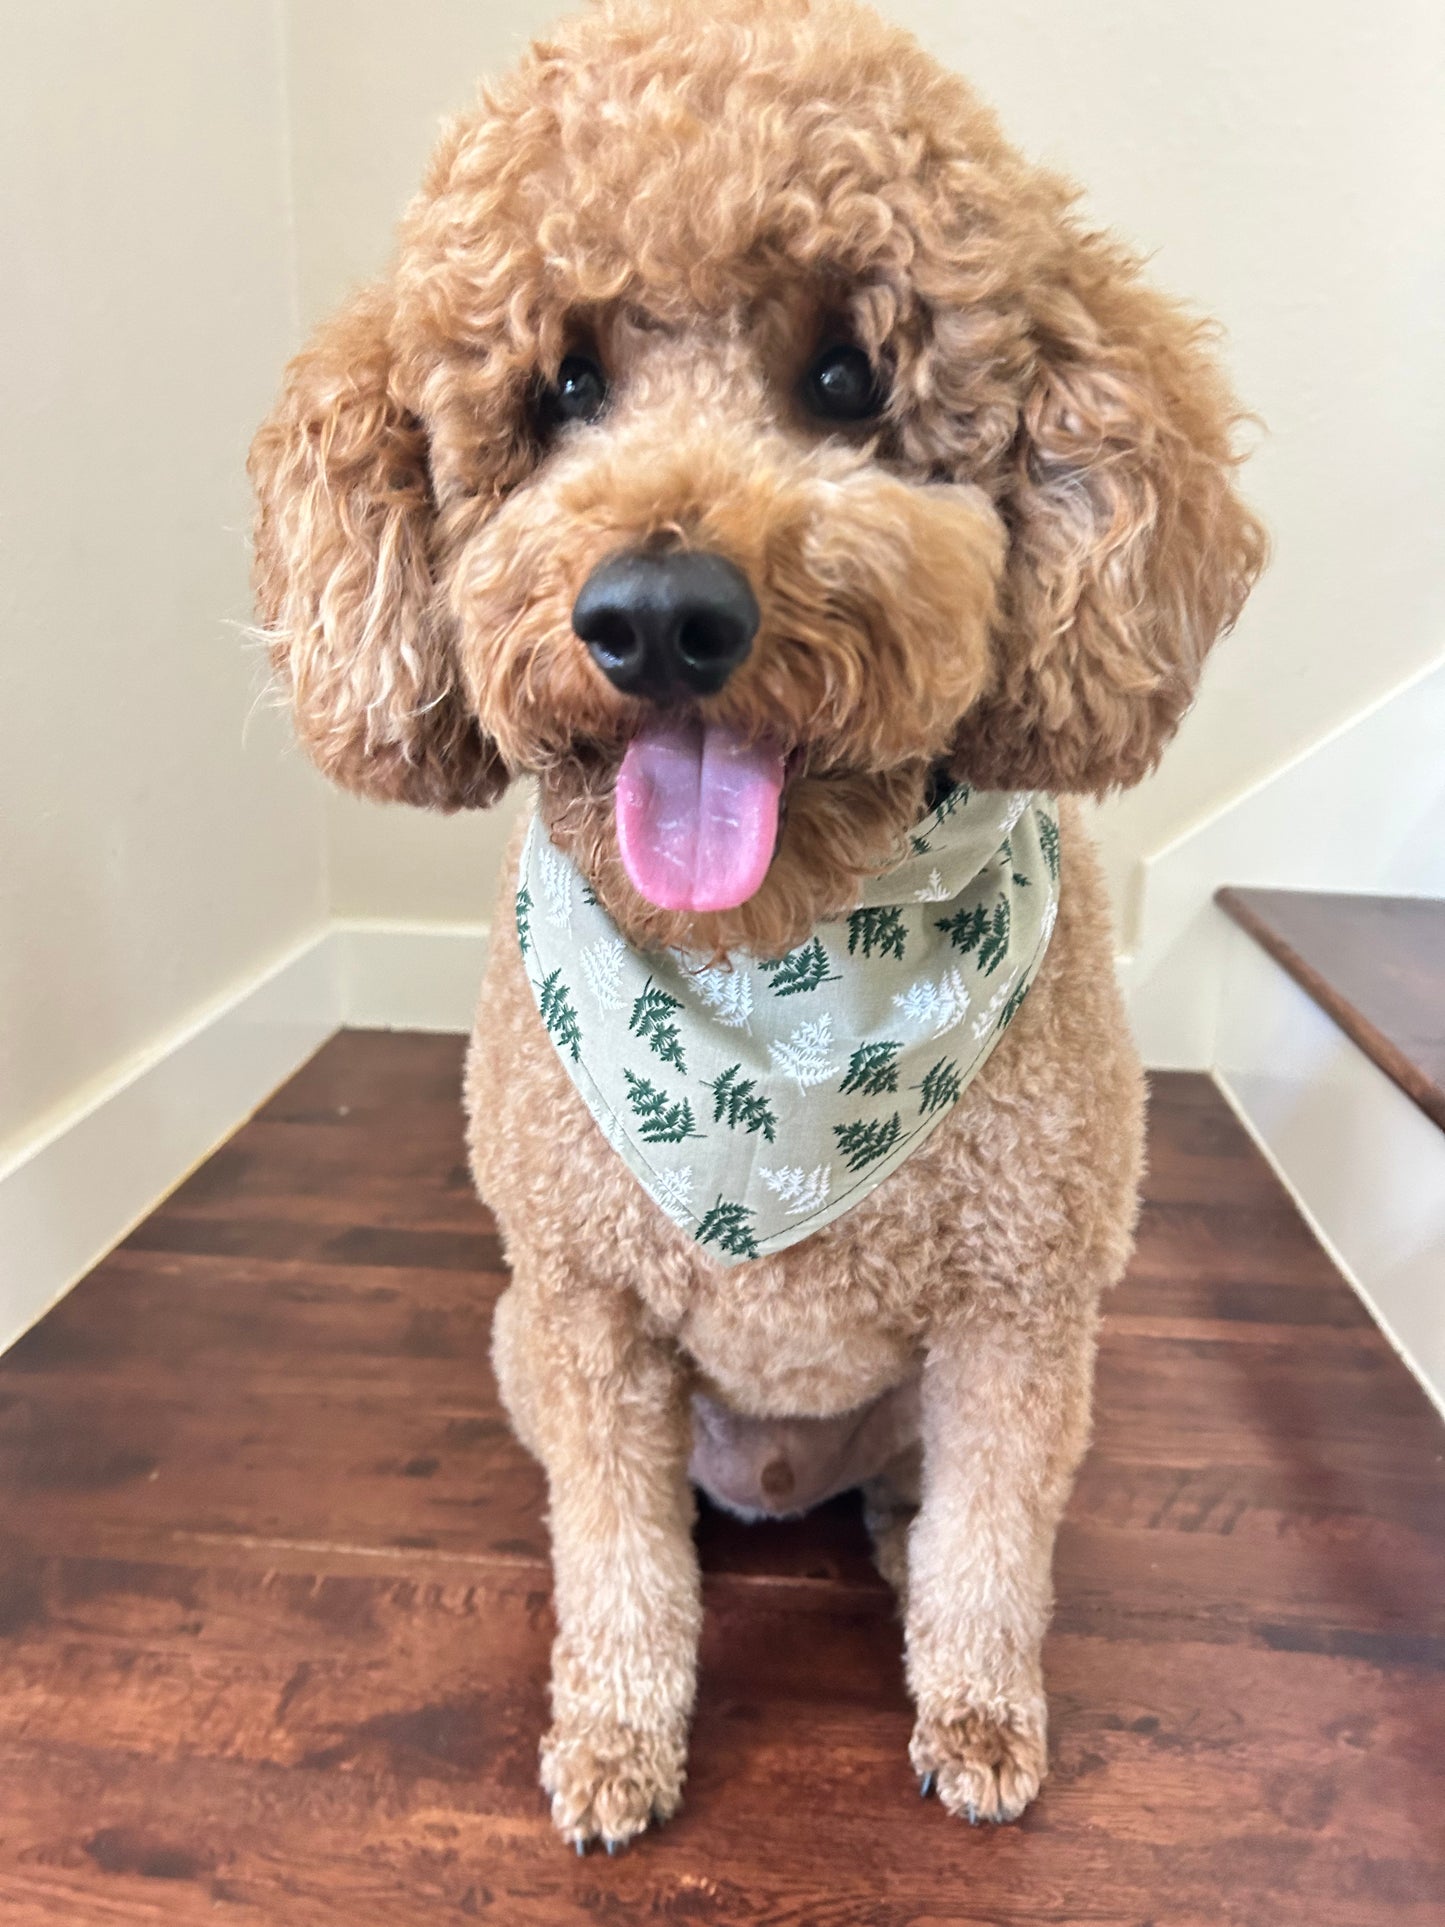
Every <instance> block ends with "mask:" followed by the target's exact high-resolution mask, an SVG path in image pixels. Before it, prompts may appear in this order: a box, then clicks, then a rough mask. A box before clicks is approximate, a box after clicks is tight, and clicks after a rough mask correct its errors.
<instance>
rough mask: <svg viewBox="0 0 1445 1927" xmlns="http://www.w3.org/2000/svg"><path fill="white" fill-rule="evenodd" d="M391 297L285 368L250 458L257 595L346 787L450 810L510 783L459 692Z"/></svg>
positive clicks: (349, 318) (307, 731)
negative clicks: (396, 361)
mask: <svg viewBox="0 0 1445 1927" xmlns="http://www.w3.org/2000/svg"><path fill="white" fill-rule="evenodd" d="M391 309H392V302H391V297H390V295H389V293H388V292H387V291H386V290H385V289H370V290H368V291H367V292H366V293H364V294H362V295H360V296H358V297H357V298H356V299H355V300H353V301H352V302H351V304H350V305H349V306H348V307H347V308H345V309H343V311H342V312H341V313H340V314H339V315H338V316H337V317H336V318H335V319H334V320H332V321H330V322H328V323H327V324H326V325H325V326H324V327H322V328H321V329H320V331H319V332H318V333H317V335H316V336H315V338H314V339H313V340H312V342H311V343H310V345H309V346H308V347H307V348H306V349H305V350H304V352H303V353H302V354H300V355H298V356H297V358H296V360H295V361H293V362H292V364H291V366H290V368H289V369H288V370H287V374H286V382H285V386H284V388H283V391H282V394H281V399H280V401H279V402H278V404H277V406H276V408H275V410H274V412H273V413H272V415H271V416H270V418H269V420H268V421H267V422H266V423H265V424H264V425H263V426H262V428H261V430H260V432H259V433H258V434H257V436H256V439H255V442H254V443H253V445H252V448H251V460H250V471H251V478H252V481H253V482H254V484H255V488H256V493H257V497H258V501H259V511H258V515H257V520H256V559H255V587H256V599H257V602H258V604H259V607H260V612H261V617H262V620H263V622H264V623H265V625H266V628H267V631H268V640H269V642H270V647H271V657H272V662H273V664H274V666H275V668H276V670H277V673H278V675H279V676H280V677H281V679H282V682H283V685H284V686H285V688H286V689H287V691H288V693H289V695H290V697H291V700H292V703H293V706H294V709H295V714H296V728H297V733H298V734H299V736H300V738H301V741H302V743H303V744H304V745H305V747H306V749H307V750H308V752H309V753H310V755H311V756H312V757H313V758H314V760H315V761H316V763H317V764H318V765H319V767H320V768H321V769H322V770H323V771H324V772H325V773H326V775H328V776H330V777H332V778H334V779H335V781H337V782H338V783H341V784H343V785H344V786H345V787H346V788H348V789H354V790H359V791H361V792H363V793H364V794H367V795H371V796H376V797H381V798H384V799H387V800H392V801H397V802H406V803H418V804H423V805H426V806H429V807H431V808H434V809H443V810H455V809H464V808H470V807H476V806H479V805H482V804H485V803H490V802H492V801H493V800H494V799H495V797H496V796H497V795H498V794H499V793H500V791H501V789H502V788H503V787H504V785H505V782H506V773H505V771H504V770H503V768H502V765H501V761H500V758H499V757H498V755H497V753H496V750H495V748H494V747H493V746H492V744H491V743H490V742H489V741H488V739H486V738H485V737H484V736H483V735H482V733H481V731H480V729H479V728H478V726H477V723H476V719H475V718H474V717H473V716H472V715H470V714H469V713H468V710H467V708H466V706H465V704H464V702H463V700H462V698H461V696H460V694H459V691H458V688H457V683H456V675H455V664H454V660H453V655H452V639H451V621H450V617H449V616H448V614H447V612H446V609H445V607H444V605H443V604H442V602H441V599H440V598H439V597H438V595H437V592H436V585H435V581H434V579H433V571H432V557H431V545H432V537H433V524H434V519H435V510H434V504H433V501H432V495H431V485H430V478H429V475H428V471H427V459H426V438H425V434H424V432H423V429H422V427H421V424H420V423H419V422H418V421H417V419H416V418H415V416H413V415H411V414H410V413H408V411H407V410H406V408H405V407H404V406H403V405H402V403H401V402H400V400H399V399H398V397H397V395H396V393H395V387H394V380H393V371H392V357H391V352H390V348H389V344H388V327H389V323H390V318H391Z"/></svg>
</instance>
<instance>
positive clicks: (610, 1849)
mask: <svg viewBox="0 0 1445 1927" xmlns="http://www.w3.org/2000/svg"><path fill="white" fill-rule="evenodd" d="M602 1844H603V1846H604V1847H606V1849H607V1858H608V1859H609V1860H615V1859H616V1858H617V1856H618V1854H619V1853H621V1851H622V1842H621V1841H620V1840H604V1841H603V1843H602Z"/></svg>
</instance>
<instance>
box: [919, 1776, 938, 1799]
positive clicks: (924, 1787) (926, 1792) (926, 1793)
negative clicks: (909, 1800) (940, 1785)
mask: <svg viewBox="0 0 1445 1927" xmlns="http://www.w3.org/2000/svg"><path fill="white" fill-rule="evenodd" d="M937 1778H938V1775H937V1774H936V1773H925V1774H924V1776H923V1778H922V1779H921V1780H920V1781H919V1782H918V1797H919V1799H920V1800H927V1799H928V1798H929V1797H930V1796H931V1794H932V1792H933V1783H934V1781H935V1780H936V1779H937Z"/></svg>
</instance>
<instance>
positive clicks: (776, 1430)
mask: <svg viewBox="0 0 1445 1927" xmlns="http://www.w3.org/2000/svg"><path fill="white" fill-rule="evenodd" d="M917 1439H918V1375H917V1373H914V1374H913V1375H912V1376H911V1377H909V1378H907V1379H906V1380H905V1381H904V1382H903V1383H902V1384H901V1385H895V1386H894V1387H893V1389H892V1390H891V1391H887V1392H884V1393H882V1394H881V1395H880V1396H879V1397H878V1398H875V1399H873V1400H871V1401H870V1402H869V1403H867V1404H866V1405H863V1406H860V1407H859V1408H858V1409H857V1410H856V1411H852V1412H841V1413H839V1414H838V1415H837V1416H836V1417H833V1418H749V1417H747V1416H745V1415H744V1414H743V1413H741V1412H736V1411H734V1410H733V1409H732V1407H731V1406H729V1405H727V1404H725V1403H724V1402H723V1401H722V1400H721V1399H719V1398H717V1397H715V1396H714V1395H713V1394H712V1393H711V1392H708V1391H705V1390H701V1389H699V1390H697V1391H695V1392H694V1393H693V1398H692V1457H691V1459H690V1460H689V1463H688V1475H689V1477H690V1478H691V1479H692V1481H693V1483H694V1484H695V1485H698V1486H700V1487H701V1488H702V1490H703V1491H704V1492H706V1493H707V1495H708V1497H709V1498H710V1499H713V1500H714V1501H716V1503H717V1504H719V1505H722V1506H725V1507H726V1508H727V1509H728V1510H729V1511H730V1512H738V1513H741V1514H742V1515H743V1516H744V1517H746V1518H755V1517H759V1516H767V1517H774V1518H777V1517H782V1516H785V1515H787V1514H789V1513H798V1512H806V1511H808V1509H809V1508H810V1507H812V1506H815V1505H821V1504H822V1502H823V1501H824V1500H825V1499H831V1498H832V1497H833V1496H834V1495H835V1494H836V1493H839V1492H847V1491H850V1490H851V1489H852V1488H853V1487H854V1486H859V1485H864V1484H866V1483H867V1482H868V1480H870V1479H874V1478H877V1477H878V1476H879V1474H880V1473H882V1472H884V1471H885V1470H886V1469H887V1468H888V1467H889V1466H892V1465H896V1464H897V1463H898V1461H899V1460H900V1459H901V1458H902V1457H903V1455H904V1454H905V1453H907V1452H908V1451H909V1450H910V1449H911V1448H912V1447H913V1446H914V1445H915V1444H916V1442H917Z"/></svg>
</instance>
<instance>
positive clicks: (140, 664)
mask: <svg viewBox="0 0 1445 1927" xmlns="http://www.w3.org/2000/svg"><path fill="white" fill-rule="evenodd" d="M281 53H282V41H281V35H280V30H279V19H278V16H277V14H276V11H275V9H274V8H273V6H272V5H271V4H270V0H207V3H206V4H205V5H204V6H198V5H196V4H195V0H127V3H126V4H125V5H123V6H121V5H116V4H114V3H113V0H48V4H46V5H44V6H34V7H21V6H18V5H16V6H10V7H7V8H5V9H4V12H3V19H0V75H3V81H0V94H3V111H0V183H3V194H4V201H3V207H0V261H3V263H4V267H3V287H4V299H3V304H0V332H3V336H4V352H3V354H0V387H3V397H0V418H3V421H4V424H5V460H4V463H3V467H0V822H3V833H0V1162H3V1153H4V1150H5V1148H6V1147H7V1146H12V1145H14V1144H15V1142H16V1141H17V1140H18V1139H24V1138H26V1137H29V1136H33V1135H34V1133H35V1131H36V1130H37V1129H38V1128H42V1127H43V1125H44V1123H45V1120H46V1118H47V1116H48V1115H49V1114H51V1113H52V1112H54V1111H55V1110H56V1109H57V1108H58V1107H64V1106H65V1105H67V1104H68V1103H69V1102H73V1101H75V1100H76V1099H77V1098H79V1097H81V1096H82V1095H83V1094H84V1093H85V1091H86V1089H87V1087H88V1086H91V1085H92V1084H94V1083H95V1082H96V1081H97V1080H103V1079H104V1078H106V1077H107V1076H108V1075H110V1074H112V1073H114V1072H115V1071H116V1070H118V1069H119V1068H120V1067H121V1066H122V1065H123V1064H124V1063H125V1061H126V1060H127V1059H128V1058H131V1057H133V1056H134V1055H135V1054H137V1053H140V1052H143V1051H145V1050H146V1049H147V1048H148V1047H149V1046H151V1045H152V1044H154V1043H155V1042H156V1041H157V1040H158V1039H159V1038H160V1037H161V1036H162V1035H163V1034H164V1033H167V1032H170V1031H172V1030H173V1029H174V1028H175V1027H176V1026H177V1025H178V1024H179V1023H181V1022H183V1021H184V1020H185V1018H186V1017H187V1015H188V1013H190V1012H192V1011H194V1010H195V1009H196V1008H197V1007H198V1006H201V1005H204V1004H206V1003H208V1002H210V1001H212V1000H214V999H216V998H218V997H220V996H222V995H224V994H225V992H226V991H227V989H228V987H229V986H230V985H231V984H232V983H234V982H235V981H237V980H238V979H241V978H243V977H245V976H247V975H248V974H250V973H251V972H253V971H254V970H255V969H256V968H258V967H259V966H260V965H261V964H262V963H264V961H265V960H267V959H268V958H269V957H271V956H273V955H275V954H276V953H278V952H279V951H281V950H283V949H284V948H285V947H286V946H287V945H288V944H289V943H291V942H293V941H294V940H295V939H296V938H297V937H298V936H299V935H300V934H301V933H302V932H304V931H306V930H308V929H311V928H314V927H316V926H317V925H318V924H319V922H320V920H321V918H322V916H323V914H324V909H325V903H324V885H325V877H324V840H323V836H322V823H321V815H320V810H321V804H320V796H319V789H318V786H316V785H314V784H313V783H312V781H311V779H310V777H309V776H308V775H306V774H305V772H303V770H302V769H301V767H300V764H299V759H298V758H297V757H296V756H295V754H294V752H292V751H291V750H290V749H289V748H288V747H286V746H285V741H284V735H283V732H282V730H281V728H280V726H279V720H278V719H277V718H275V717H274V716H271V715H269V714H266V713H259V714H257V715H255V716H254V717H253V718H252V720H251V722H250V725H249V728H247V726H246V719H247V713H248V711H249V710H250V709H251V707H252V704H253V700H254V697H255V694H256V691H257V689H258V687H259V684H260V680H261V678H260V671H259V667H258V665H257V663H256V661H255V659H254V656H253V655H252V654H251V653H249V652H247V651H244V650H243V649H242V647H241V644H240V637H239V633H238V627H237V626H236V625H238V624H239V623H240V622H241V621H243V620H244V619H245V618H246V616H247V613H248V608H247V592H246V553H245V529H246V525H247V522H248V519H249V510H248V504H247V497H246V487H245V478H244V475H243V473H242V463H243V459H244V454H245V449H246V444H247V441H248V439H249V436H250V432H251V429H252V427H253V426H254V424H255V422H256V420H257V418H258V417H259V416H260V414H261V413H262V411H263V409H264V408H265V406H266V403H267V400H268V397H269V395H270V394H271V392H272V390H273V388H274V385H275V380H276V374H277V370H278V368H279V366H280V364H281V361H282V360H283V358H284V356H285V354H286V352H287V349H288V345H289V342H290V339H291V337H292V334H293V331H294V326H295V323H294V303H293V292H292V270H291V262H290V256H289V232H288V213H287V195H286V182H285V166H284V161H285V156H284V138H283V137H284V131H285V130H284V117H283V113H282V102H283V98H284V90H283V86H282V66H281ZM243 730H244V731H245V739H244V741H243Z"/></svg>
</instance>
